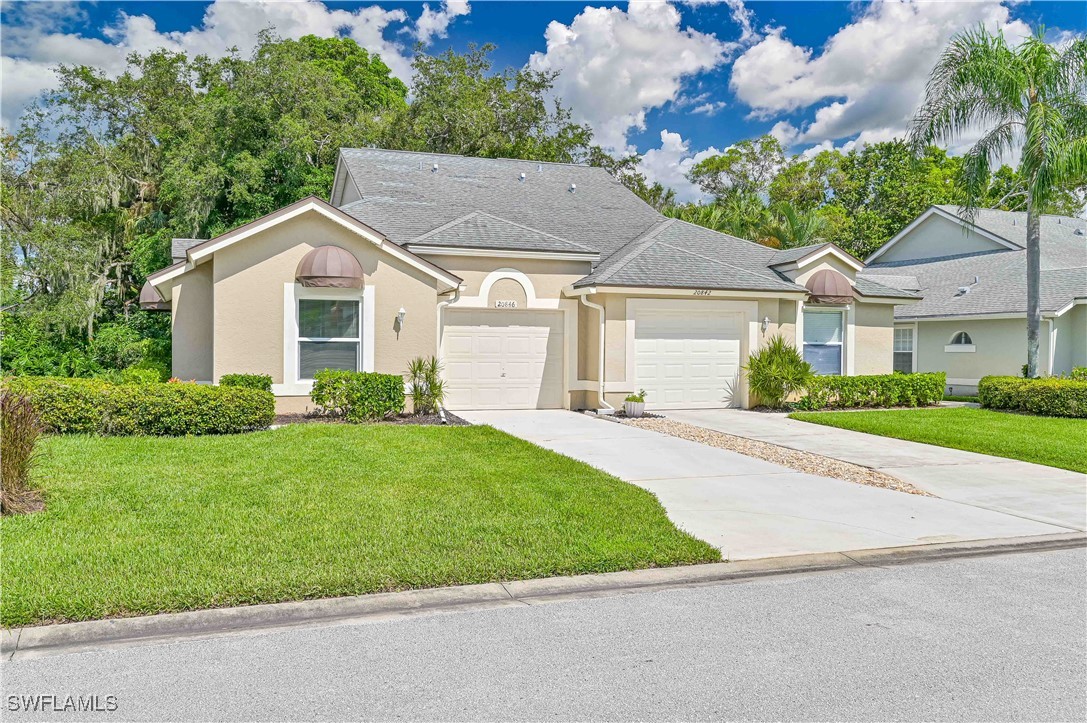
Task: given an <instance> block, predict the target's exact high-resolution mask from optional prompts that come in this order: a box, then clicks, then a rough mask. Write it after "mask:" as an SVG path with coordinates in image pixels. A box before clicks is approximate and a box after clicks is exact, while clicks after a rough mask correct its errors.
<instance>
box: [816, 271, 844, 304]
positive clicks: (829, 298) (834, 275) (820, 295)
mask: <svg viewBox="0 0 1087 723" xmlns="http://www.w3.org/2000/svg"><path fill="white" fill-rule="evenodd" d="M804 286H805V287H807V289H808V294H809V298H810V299H811V301H812V302H814V303H816V304H849V303H852V301H853V285H852V284H850V283H849V279H847V278H846V277H845V276H844V275H842V274H840V273H838V272H837V271H834V270H833V269H820V270H819V271H816V272H815V273H814V274H812V275H811V276H810V277H808V280H807V282H806V283H805V284H804Z"/></svg>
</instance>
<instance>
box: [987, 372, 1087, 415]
mask: <svg viewBox="0 0 1087 723" xmlns="http://www.w3.org/2000/svg"><path fill="white" fill-rule="evenodd" d="M978 401H980V402H981V406H983V407H986V408H988V409H1005V410H1009V411H1016V412H1029V413H1031V414H1041V415H1045V416H1047V417H1085V418H1087V380H1080V379H1063V378H1061V377H1043V378H1041V379H1023V378H1021V377H996V376H989V377H982V378H981V381H979V382H978Z"/></svg>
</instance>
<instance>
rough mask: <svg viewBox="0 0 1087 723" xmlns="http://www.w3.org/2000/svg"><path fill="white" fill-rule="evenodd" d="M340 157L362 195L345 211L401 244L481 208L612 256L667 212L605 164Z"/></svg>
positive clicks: (382, 154) (364, 152) (355, 153)
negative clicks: (633, 190) (617, 177)
mask: <svg viewBox="0 0 1087 723" xmlns="http://www.w3.org/2000/svg"><path fill="white" fill-rule="evenodd" d="M340 159H341V161H342V163H343V165H344V166H346V168H347V170H348V171H349V172H350V174H351V177H352V179H353V180H354V182H355V185H356V187H357V188H358V191H359V194H360V195H361V196H362V198H361V200H358V201H355V202H353V203H348V204H346V205H344V206H343V207H342V208H343V210H344V211H345V212H347V213H349V214H351V215H352V216H355V217H356V218H358V219H359V220H361V221H363V222H364V223H367V224H369V225H371V226H373V227H374V228H377V229H380V230H381V232H382V233H383V234H385V235H386V236H387V237H388V238H389V239H391V240H393V241H396V242H397V243H404V244H407V243H411V242H412V241H414V240H417V239H418V237H420V236H422V235H424V234H426V233H428V232H430V231H432V230H434V229H436V228H438V227H439V226H443V225H445V224H449V223H450V222H452V221H456V220H457V219H461V218H464V217H465V216H468V215H470V214H472V213H477V212H481V213H485V214H489V215H492V216H496V217H498V218H500V219H506V220H510V221H513V222H514V223H517V224H521V225H524V226H527V227H529V228H530V229H532V230H533V231H535V232H538V233H542V234H546V235H548V236H552V237H557V238H559V239H562V240H564V241H567V242H569V243H573V244H577V245H579V246H583V247H585V248H586V249H587V250H589V251H594V252H597V253H600V254H601V255H602V256H607V255H609V254H611V253H613V252H615V251H616V250H617V249H619V248H620V247H622V246H624V245H626V244H627V243H629V242H630V241H632V240H634V239H636V238H638V237H639V236H641V235H642V234H643V233H645V232H646V231H647V230H648V229H649V228H650V227H652V226H654V225H655V224H656V223H658V222H659V220H660V218H661V216H660V215H659V214H658V213H657V212H656V211H654V210H653V208H652V207H650V206H649V205H648V204H647V203H645V202H644V201H642V199H640V198H638V196H636V195H635V194H633V193H631V192H630V191H629V190H627V189H626V187H624V186H623V185H622V184H621V183H619V182H618V181H617V180H615V179H614V178H613V177H612V176H611V174H609V173H608V172H607V171H605V170H604V169H603V168H594V167H591V166H583V165H577V164H568V163H538V162H536V161H521V160H510V159H501V158H470V157H467V156H455V155H446V154H440V153H414V152H406V151H386V150H379V149H369V148H344V149H342V150H341V151H340ZM435 165H437V170H434V166H435ZM521 174H524V180H521ZM572 186H573V187H574V188H573V189H572V190H571V187H572Z"/></svg>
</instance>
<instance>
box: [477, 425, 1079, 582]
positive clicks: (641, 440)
mask: <svg viewBox="0 0 1087 723" xmlns="http://www.w3.org/2000/svg"><path fill="white" fill-rule="evenodd" d="M458 415H460V416H461V417H464V418H465V419H467V420H468V421H470V422H472V423H474V424H489V425H491V426H493V427H497V428H498V429H501V430H503V431H505V432H508V433H509V434H512V435H514V436H517V437H521V438H522V439H526V440H528V441H530V442H533V443H535V444H538V445H540V446H541V447H546V448H547V449H551V450H554V451H556V452H559V453H560V454H564V455H567V456H569V457H573V458H575V459H579V460H581V461H583V462H586V463H588V464H590V465H592V466H594V467H597V468H599V469H602V470H604V471H605V472H609V473H611V474H613V475H615V476H617V477H619V478H620V479H623V480H625V481H627V482H630V483H632V484H636V485H638V486H639V487H643V488H645V489H647V490H649V491H650V492H653V493H654V494H656V495H657V497H658V498H659V499H660V501H661V503H662V504H663V505H664V508H665V510H666V511H667V512H668V516H669V517H670V518H671V519H672V521H673V522H675V523H676V525H677V526H679V527H680V528H682V529H684V530H686V531H687V532H689V533H691V534H692V535H694V536H696V537H699V538H701V539H703V540H705V541H707V542H709V543H710V544H711V545H715V546H717V547H718V548H720V549H721V551H722V552H723V553H724V555H725V557H726V558H727V559H731V560H738V559H750V558H758V557H772V556H779V555H793V554H801V553H808V552H839V551H846V550H859V549H866V548H875V547H895V546H900V545H913V544H924V543H927V542H948V541H954V540H976V539H986V538H995V537H1016V536H1021V535H1045V534H1054V533H1062V532H1067V531H1068V530H1067V529H1065V528H1063V527H1057V526H1054V525H1050V524H1046V523H1043V522H1037V521H1034V520H1028V519H1024V518H1022V517H1016V516H1012V515H1008V514H1003V513H1000V512H995V511H991V510H985V509H979V508H977V507H972V506H968V505H962V504H959V503H956V502H951V501H948V500H941V499H936V498H933V497H920V496H918V495H909V494H904V493H902V492H894V491H891V490H884V489H879V488H876V487H866V486H864V485H859V484H854V483H851V482H843V481H841V480H835V479H829V478H826V477H817V476H814V475H809V474H804V473H801V472H796V471H794V470H791V469H787V468H785V467H780V466H778V465H775V464H771V463H769V462H763V461H762V460H757V459H752V458H750V457H745V456H744V455H741V454H737V453H735V452H729V451H727V450H723V449H716V448H713V447H708V446H706V445H702V444H698V443H696V442H689V441H686V440H682V439H677V438H675V437H669V436H666V435H662V434H658V433H656V432H651V431H648V430H644V429H636V428H634V427H629V426H626V425H622V424H616V423H614V422H609V421H606V420H603V419H596V418H593V417H590V416H587V415H584V414H578V413H575V412H567V411H561V410H555V411H493V412H492V411H487V412H458Z"/></svg>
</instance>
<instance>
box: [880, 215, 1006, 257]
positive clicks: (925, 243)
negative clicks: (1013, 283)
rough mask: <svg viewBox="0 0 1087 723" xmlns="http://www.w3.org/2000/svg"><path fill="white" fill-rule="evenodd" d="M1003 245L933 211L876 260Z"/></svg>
mask: <svg viewBox="0 0 1087 723" xmlns="http://www.w3.org/2000/svg"><path fill="white" fill-rule="evenodd" d="M1003 248H1006V247H1005V246H1002V245H1000V244H998V243H996V242H995V241H991V240H990V239H987V238H985V237H984V236H981V235H979V234H977V233H974V232H973V231H968V230H964V227H963V226H962V224H959V223H956V222H955V221H952V220H950V219H947V218H944V217H943V216H940V215H938V214H933V215H932V216H929V217H928V218H926V219H925V220H924V221H922V222H921V223H920V224H918V225H917V226H916V227H915V228H914V229H913V230H912V231H910V233H909V234H907V235H906V236H904V237H903V238H901V239H899V240H898V241H897V242H896V243H895V244H894V246H891V247H890V248H889V249H888V250H887V252H886V253H884V254H883V255H882V256H880V257H879V258H878V259H877V260H876V261H877V262H878V263H881V264H882V263H888V262H891V261H910V260H913V259H925V258H932V257H934V256H949V255H952V254H968V253H974V252H976V251H996V250H1000V249H1003Z"/></svg>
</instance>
